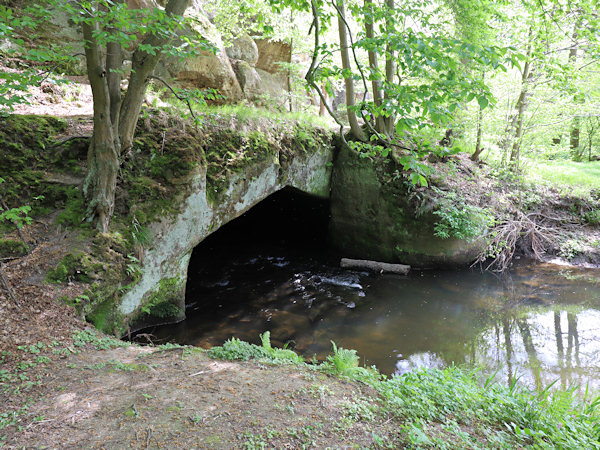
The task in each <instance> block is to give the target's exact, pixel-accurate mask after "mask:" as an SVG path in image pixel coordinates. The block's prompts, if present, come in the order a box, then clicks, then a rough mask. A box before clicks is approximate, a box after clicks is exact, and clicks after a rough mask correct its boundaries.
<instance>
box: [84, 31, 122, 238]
mask: <svg viewBox="0 0 600 450" xmlns="http://www.w3.org/2000/svg"><path fill="white" fill-rule="evenodd" d="M82 31H83V38H84V41H85V56H86V64H87V73H88V78H89V80H90V86H91V88H92V95H93V99H94V133H93V136H92V141H91V143H90V148H89V150H88V173H87V175H86V179H85V182H84V185H83V192H84V195H85V197H86V199H87V201H88V211H87V215H88V218H89V219H93V218H97V219H98V223H97V227H98V229H99V230H100V231H103V232H106V231H107V229H108V223H109V221H110V217H111V216H112V213H113V210H114V206H115V188H116V185H117V172H118V169H119V155H118V151H117V148H116V146H115V137H114V134H113V125H112V123H111V120H110V94H109V90H108V83H107V77H106V69H105V66H104V58H103V55H102V51H101V49H100V47H99V46H98V44H97V42H96V40H95V38H94V36H93V34H94V32H95V31H97V30H95V29H94V26H92V25H89V24H86V23H84V24H83V25H82Z"/></svg>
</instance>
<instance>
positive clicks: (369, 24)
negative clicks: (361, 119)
mask: <svg viewBox="0 0 600 450" xmlns="http://www.w3.org/2000/svg"><path fill="white" fill-rule="evenodd" d="M365 8H366V9H368V13H371V14H372V12H373V0H365ZM365 33H366V36H367V39H373V37H374V35H375V33H374V32H373V18H372V17H368V16H367V17H365ZM368 53H369V66H370V68H371V78H372V80H371V85H372V88H373V103H374V105H375V109H376V110H377V112H376V117H375V129H376V130H377V132H379V133H385V122H384V118H383V116H382V115H381V112H380V111H379V109H380V108H381V81H379V79H378V78H377V77H378V76H379V62H378V61H377V53H375V51H373V50H369V52H368Z"/></svg>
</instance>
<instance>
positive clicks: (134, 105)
mask: <svg viewBox="0 0 600 450" xmlns="http://www.w3.org/2000/svg"><path fill="white" fill-rule="evenodd" d="M189 2H190V0H169V3H167V6H166V8H165V12H166V13H167V14H168V15H169V16H173V15H176V16H181V15H183V13H184V12H185V10H186V8H187V7H188V4H189ZM168 43H169V40H168V39H165V38H160V37H158V36H154V35H152V34H150V35H148V36H147V37H146V38H145V39H144V40H143V42H142V44H141V45H140V47H143V46H147V45H150V46H152V47H160V46H163V45H165V44H168ZM160 58H161V54H160V52H156V53H155V54H154V55H152V54H150V53H146V52H145V51H144V50H140V49H139V48H138V49H137V50H136V51H135V52H134V54H133V57H132V59H131V76H130V77H129V86H128V88H127V93H126V94H125V98H124V99H123V104H122V105H121V113H120V115H121V117H120V121H119V138H120V141H121V154H122V153H124V152H126V151H127V150H129V149H130V148H131V146H132V144H133V136H134V134H135V127H136V125H137V122H138V118H139V116H140V111H141V109H142V104H143V102H144V95H145V93H146V88H147V87H148V77H149V76H150V75H152V72H154V69H155V68H156V65H157V64H158V61H159V60H160Z"/></svg>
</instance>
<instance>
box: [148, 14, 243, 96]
mask: <svg viewBox="0 0 600 450" xmlns="http://www.w3.org/2000/svg"><path fill="white" fill-rule="evenodd" d="M186 15H189V16H191V17H192V18H193V19H194V23H195V25H194V30H188V32H190V31H192V32H196V33H198V34H200V35H201V36H202V37H203V38H204V39H206V40H207V41H209V42H210V43H211V44H212V45H213V46H214V47H215V53H212V52H209V51H202V52H201V54H200V55H199V56H196V57H192V58H186V59H184V60H179V59H178V58H167V59H165V60H163V61H161V63H159V66H158V67H157V69H156V72H157V73H159V74H161V75H167V76H168V77H169V78H171V79H173V80H175V81H177V82H179V83H180V84H181V85H183V86H185V87H193V88H199V89H203V88H211V89H216V90H217V91H219V93H220V94H221V95H222V96H224V99H223V100H222V103H235V102H238V101H240V100H241V99H242V98H243V97H244V95H243V92H242V88H241V87H240V84H239V82H238V80H237V78H236V76H235V73H234V71H233V68H232V66H231V63H230V61H229V58H228V57H227V55H226V53H225V47H224V46H223V41H222V40H221V36H220V35H219V33H218V31H217V29H216V28H215V26H214V25H213V24H212V23H210V21H209V20H208V19H207V18H206V16H205V15H204V14H203V13H202V11H201V10H198V9H193V8H188V11H187V12H186Z"/></svg>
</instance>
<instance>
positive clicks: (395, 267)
mask: <svg viewBox="0 0 600 450" xmlns="http://www.w3.org/2000/svg"><path fill="white" fill-rule="evenodd" d="M340 267H342V268H344V269H366V270H372V271H374V272H379V273H383V272H388V273H397V274H400V275H406V274H407V273H408V271H409V270H410V266H407V265H405V264H389V263H384V262H378V261H367V260H364V259H348V258H342V260H341V261H340Z"/></svg>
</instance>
